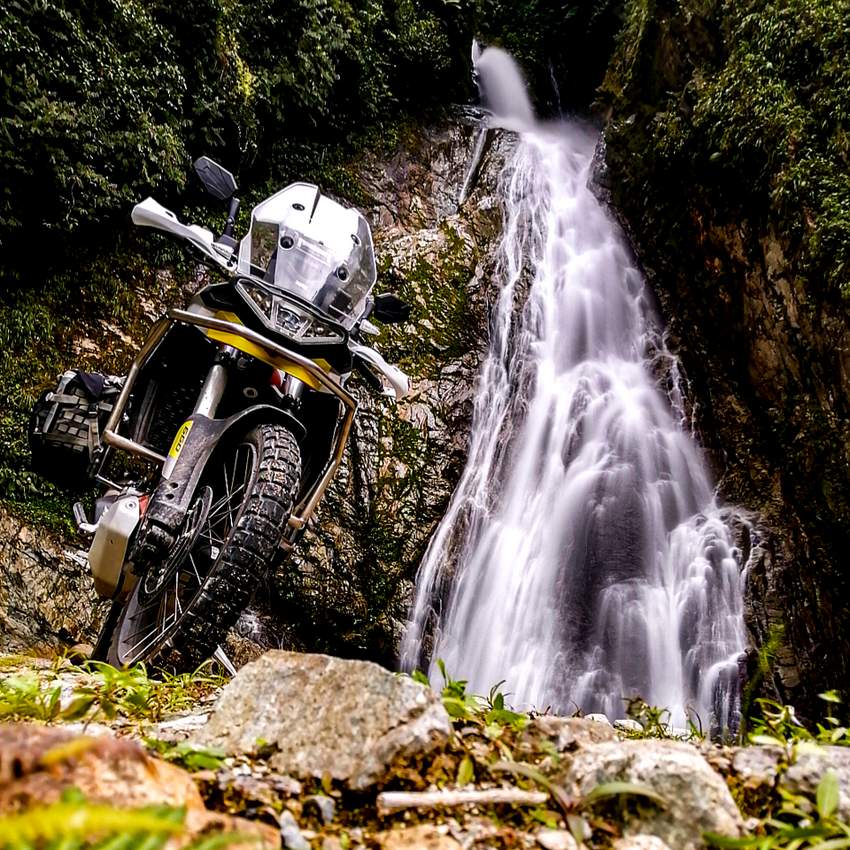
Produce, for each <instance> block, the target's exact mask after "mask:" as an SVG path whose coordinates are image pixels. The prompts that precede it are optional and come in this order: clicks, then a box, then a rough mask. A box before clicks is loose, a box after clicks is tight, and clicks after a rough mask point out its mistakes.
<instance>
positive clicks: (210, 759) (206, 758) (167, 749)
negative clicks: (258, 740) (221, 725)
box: [145, 738, 226, 771]
mask: <svg viewBox="0 0 850 850" xmlns="http://www.w3.org/2000/svg"><path fill="white" fill-rule="evenodd" d="M145 744H146V746H147V747H148V749H150V750H153V751H154V752H155V753H156V754H157V755H158V756H159V757H160V758H163V759H165V760H166V761H171V762H175V763H176V764H179V765H180V766H181V767H184V768H186V770H192V771H194V770H217V769H218V768H219V767H221V766H222V764H223V763H224V759H225V757H226V753H225V752H224V750H221V749H219V748H217V747H200V746H195V745H194V744H190V743H189V742H188V741H181V742H180V743H179V744H172V743H170V742H168V741H160V740H157V739H156V738H146V739H145Z"/></svg>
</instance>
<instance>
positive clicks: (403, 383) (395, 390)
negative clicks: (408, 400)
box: [351, 344, 410, 401]
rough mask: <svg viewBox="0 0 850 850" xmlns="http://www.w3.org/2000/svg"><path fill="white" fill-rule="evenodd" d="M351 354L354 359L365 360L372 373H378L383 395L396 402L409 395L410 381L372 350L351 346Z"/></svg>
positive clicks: (365, 347)
mask: <svg viewBox="0 0 850 850" xmlns="http://www.w3.org/2000/svg"><path fill="white" fill-rule="evenodd" d="M351 353H352V354H353V355H354V356H355V357H360V358H361V359H362V360H365V361H366V362H367V363H368V364H369V366H370V367H372V372H373V373H379V374H380V376H381V377H382V378H383V379H384V382H385V383H384V395H387V396H389V397H390V398H394V399H396V401H398V399H400V398H404V397H405V396H406V395H408V394H409V393H410V379H409V378H408V377H407V375H405V374H404V372H402V371H401V369H399V368H397V367H396V366H393V365H392V364H391V363H387V361H386V360H384V358H383V357H381V355H380V354H378V352H377V351H375V349H374V348H368V347H367V346H365V345H356V344H352V345H351Z"/></svg>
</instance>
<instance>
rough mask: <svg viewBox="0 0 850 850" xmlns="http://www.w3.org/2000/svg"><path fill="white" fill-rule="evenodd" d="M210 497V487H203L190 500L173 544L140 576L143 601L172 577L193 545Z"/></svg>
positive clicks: (207, 512)
mask: <svg viewBox="0 0 850 850" xmlns="http://www.w3.org/2000/svg"><path fill="white" fill-rule="evenodd" d="M212 498H213V491H212V488H211V487H204V488H203V489H202V490H201V491H200V493H199V494H198V496H197V497H196V498H195V500H194V501H193V502H192V504H191V506H190V507H189V510H188V511H187V513H186V518H185V519H184V520H183V523H182V525H181V526H180V530H179V531H178V533H177V536H176V538H175V540H174V545H173V546H172V547H171V549H170V550H169V552H168V553H167V555H166V556H165V557H164V558H163V559H162V560H161V561H160V562H159V563H157V564H152V565H151V566H150V567H149V568H148V570H147V572H146V573H145V575H144V576H143V577H142V580H141V586H140V588H139V597H140V598H142V599H144V600H145V601H147V600H150V599H152V598H153V597H154V596H156V595H157V594H158V593H160V592H161V591H162V589H163V587H165V585H166V584H167V583H168V582H169V581H171V579H173V578H174V575H175V573H176V572H177V570H178V568H179V567H180V565H181V564H182V563H183V561H185V560H186V558H187V557H188V555H189V553H190V552H191V551H192V549H193V548H194V546H195V543H196V541H197V539H198V535H199V534H200V532H201V528H202V527H203V524H204V522H205V521H206V519H207V515H208V514H209V512H210V506H211V505H212Z"/></svg>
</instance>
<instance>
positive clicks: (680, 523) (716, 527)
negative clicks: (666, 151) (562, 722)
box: [401, 50, 745, 730]
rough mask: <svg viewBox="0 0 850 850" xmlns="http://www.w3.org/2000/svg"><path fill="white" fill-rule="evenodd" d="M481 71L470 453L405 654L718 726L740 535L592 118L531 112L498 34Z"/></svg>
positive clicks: (540, 697) (540, 701) (737, 600)
mask: <svg viewBox="0 0 850 850" xmlns="http://www.w3.org/2000/svg"><path fill="white" fill-rule="evenodd" d="M488 54H490V58H489V59H487V57H488ZM485 60H487V61H486V62H485ZM506 63H507V64H506ZM493 68H496V69H497V72H496V73H490V71H491V70H492V69H493ZM506 69H507V70H506ZM478 71H479V74H481V75H482V76H484V77H485V79H484V81H483V84H482V90H483V91H484V92H485V93H487V92H489V94H490V97H489V102H490V104H494V103H495V104H501V103H503V102H505V101H506V100H510V102H511V103H512V104H513V105H512V107H511V109H510V114H509V115H507V120H506V121H504V122H499V117H500V115H499V112H498V111H496V114H495V117H494V121H496V122H497V123H503V125H507V126H509V127H510V128H511V129H512V130H514V131H517V130H518V131H519V132H518V138H517V142H516V148H515V151H514V153H513V155H512V158H511V159H510V161H509V162H508V163H507V165H506V166H505V169H504V171H503V174H502V177H501V186H500V193H501V197H502V201H503V206H504V230H503V234H502V239H501V244H500V246H499V249H498V258H497V264H496V272H495V273H496V275H497V279H498V282H499V284H500V289H499V296H498V301H497V303H495V304H494V306H493V308H492V313H491V319H490V345H489V351H488V353H487V355H486V358H485V361H484V363H483V366H482V372H481V375H480V378H479V386H478V388H477V395H476V400H475V409H474V415H473V423H472V433H471V441H470V449H469V457H468V461H467V465H466V468H465V470H464V472H463V474H462V476H461V479H460V482H459V484H458V486H457V489H456V491H455V493H454V495H453V498H452V500H451V503H450V505H449V509H448V511H447V513H446V516H445V517H444V519H443V521H442V523H441V524H440V526H439V527H438V529H437V531H436V532H435V534H434V536H433V538H432V540H431V544H430V546H429V549H428V552H427V554H426V556H425V558H424V559H423V562H422V564H421V566H420V569H419V573H418V576H417V587H416V597H415V601H414V605H413V610H412V612H411V617H410V621H409V623H408V628H407V631H406V634H405V636H404V639H403V645H402V659H401V662H402V666H403V667H404V668H405V669H412V668H414V667H417V666H419V667H426V668H427V667H428V665H429V664H430V665H431V667H432V668H433V666H434V664H435V663H436V660H437V659H443V660H444V661H445V664H446V667H447V669H448V671H449V672H450V674H451V675H452V676H454V677H457V678H462V679H467V680H468V681H469V687H470V689H471V690H472V691H474V692H478V693H486V692H487V691H488V690H489V688H490V687H491V686H492V685H494V684H496V683H497V682H500V681H502V680H504V681H505V685H504V686H503V687H504V690H505V692H507V693H509V694H510V695H511V696H510V698H509V699H510V701H511V702H512V703H513V704H514V705H515V706H518V707H529V706H533V707H535V708H537V709H539V710H544V709H546V708H551V709H552V710H555V711H557V712H560V713H572V712H574V711H575V710H577V709H578V710H581V711H582V712H585V713H589V712H604V713H605V714H607V715H609V717H612V718H614V717H622V716H623V715H624V709H625V703H624V700H625V699H626V698H629V697H632V696H640V697H642V698H643V699H645V700H646V701H647V702H648V703H649V704H651V705H656V706H659V707H663V708H667V709H669V711H670V712H671V723H672V724H673V725H674V726H683V725H685V723H686V721H687V720H688V719H693V720H695V721H696V722H698V723H700V724H701V726H702V727H703V728H705V729H708V728H709V727H711V728H713V729H715V730H717V729H723V728H729V727H730V726H733V725H734V723H735V719H736V712H737V708H738V660H739V657H740V656H741V653H742V652H743V651H744V648H745V632H744V624H743V601H742V600H743V572H744V571H743V569H742V564H741V554H740V552H739V551H738V550H737V549H736V548H735V545H734V541H733V535H732V533H731V530H730V528H729V516H730V511H729V510H728V509H722V508H721V507H720V506H719V505H718V503H717V501H716V498H715V493H714V484H713V482H712V480H711V477H710V474H709V471H708V468H707V465H706V462H705V460H704V458H703V456H702V453H701V450H700V448H699V446H698V444H697V442H696V440H695V438H694V435H693V434H692V433H691V430H690V428H689V424H688V419H687V417H686V415H685V412H684V407H683V402H682V397H681V393H680V390H679V386H678V383H679V382H678V380H677V372H676V361H675V358H673V357H672V356H671V355H670V354H669V353H668V352H667V351H666V349H665V348H664V345H663V340H662V337H661V333H660V325H659V322H658V319H657V317H656V316H655V315H654V312H653V309H652V305H651V300H650V298H649V294H648V292H647V289H646V285H645V283H644V281H643V279H642V277H641V275H640V274H639V272H638V271H637V269H636V268H635V266H634V263H633V261H632V258H631V255H630V252H629V249H628V247H627V245H626V243H625V240H624V238H623V235H622V233H621V232H620V230H619V228H618V226H617V225H616V223H615V222H614V221H613V220H612V219H611V218H610V216H609V215H608V214H607V212H606V211H605V210H604V209H603V207H602V206H601V204H600V203H599V201H598V200H597V199H596V198H595V197H594V195H593V194H592V193H591V191H590V190H589V189H588V186H587V184H588V176H589V170H590V163H591V159H592V155H593V151H594V147H595V143H596V136H595V133H593V132H591V131H589V130H588V129H586V128H585V127H583V126H582V125H580V124H578V123H571V122H562V123H558V124H547V125H543V124H538V123H535V122H534V120H533V118H530V117H529V116H532V115H533V113H532V112H531V107H530V105H529V104H528V100H527V96H526V94H525V91H524V88H522V84H521V77H519V75H518V72H517V71H516V70H514V66H513V64H512V60H510V58H509V57H507V54H504V53H501V52H500V51H499V52H498V55H494V54H493V53H492V52H491V50H486V51H484V53H483V54H482V56H481V59H479V67H478ZM511 76H513V79H512V80H511V81H510V83H509V85H505V84H504V79H505V77H511ZM517 79H519V80H520V89H519V91H520V94H521V97H522V98H523V99H524V100H523V102H522V103H519V104H517V103H516V98H517V96H518V94H517V92H518V88H517V84H516V80H517ZM494 89H497V90H499V91H502V92H506V91H508V92H509V97H508V98H505V97H502V98H501V99H500V98H499V97H496V96H493V90H494Z"/></svg>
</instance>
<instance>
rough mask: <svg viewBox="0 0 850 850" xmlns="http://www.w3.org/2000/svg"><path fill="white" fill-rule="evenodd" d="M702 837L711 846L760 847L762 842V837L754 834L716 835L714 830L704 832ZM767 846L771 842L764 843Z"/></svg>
mask: <svg viewBox="0 0 850 850" xmlns="http://www.w3.org/2000/svg"><path fill="white" fill-rule="evenodd" d="M702 837H703V839H704V840H705V841H706V842H707V843H708V844H709V845H710V846H711V847H721V848H727V847H728V848H733V847H761V846H762V843H763V842H764V839H763V838H759V837H758V836H755V835H749V836H747V837H746V838H730V837H729V836H728V835H718V834H717V833H716V832H704V833H703V834H702ZM766 846H768V847H770V846H772V845H771V844H768V845H766Z"/></svg>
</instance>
